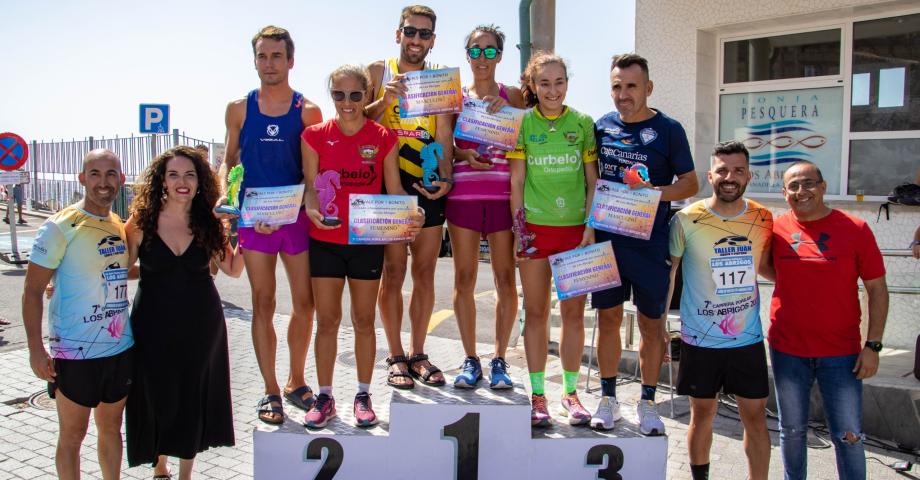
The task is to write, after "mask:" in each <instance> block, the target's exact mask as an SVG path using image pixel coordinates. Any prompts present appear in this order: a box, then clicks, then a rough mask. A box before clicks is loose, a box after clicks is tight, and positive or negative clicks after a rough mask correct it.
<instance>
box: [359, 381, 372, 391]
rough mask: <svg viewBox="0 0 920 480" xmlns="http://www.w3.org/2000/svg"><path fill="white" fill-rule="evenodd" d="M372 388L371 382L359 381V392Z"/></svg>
mask: <svg viewBox="0 0 920 480" xmlns="http://www.w3.org/2000/svg"><path fill="white" fill-rule="evenodd" d="M370 390H371V384H369V383H359V384H358V393H367V392H369V391H370Z"/></svg>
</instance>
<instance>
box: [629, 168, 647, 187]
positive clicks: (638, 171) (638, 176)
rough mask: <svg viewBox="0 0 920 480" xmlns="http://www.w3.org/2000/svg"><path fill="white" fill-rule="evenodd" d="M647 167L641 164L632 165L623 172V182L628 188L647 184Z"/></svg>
mask: <svg viewBox="0 0 920 480" xmlns="http://www.w3.org/2000/svg"><path fill="white" fill-rule="evenodd" d="M648 179H649V176H648V167H646V166H645V165H643V164H641V163H634V164H632V166H630V167H629V168H628V169H627V170H626V171H625V172H623V181H624V182H626V184H627V185H629V186H630V187H631V186H633V185H635V184H637V183H642V182H647V181H648Z"/></svg>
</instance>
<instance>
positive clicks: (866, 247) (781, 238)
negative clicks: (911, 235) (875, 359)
mask: <svg viewBox="0 0 920 480" xmlns="http://www.w3.org/2000/svg"><path fill="white" fill-rule="evenodd" d="M772 248H773V265H774V267H775V268H776V288H775V289H774V290H773V300H772V301H771V302H770V322H771V324H770V331H769V337H768V338H769V341H770V346H771V347H772V348H775V349H777V350H779V351H780V352H783V353H786V354H789V355H796V356H800V357H832V356H843V355H853V354H856V353H859V351H860V350H862V341H861V339H860V332H859V323H860V309H859V285H858V283H857V280H858V279H859V278H862V279H863V280H873V279H876V278H879V277H881V276H883V275H885V264H884V262H883V261H882V253H881V252H880V251H879V249H878V245H877V244H876V243H875V236H874V235H873V234H872V230H870V229H869V226H868V225H866V222H865V221H863V220H861V219H859V218H856V217H852V216H850V215H847V214H846V213H844V212H841V211H839V210H832V211H831V213H830V214H829V215H827V216H826V217H824V218H822V219H820V220H815V221H813V222H799V221H798V220H796V218H795V216H794V215H793V214H792V212H788V213H785V214H783V215H781V216H780V217H778V218H777V219H776V220H775V221H774V222H773V247H772Z"/></svg>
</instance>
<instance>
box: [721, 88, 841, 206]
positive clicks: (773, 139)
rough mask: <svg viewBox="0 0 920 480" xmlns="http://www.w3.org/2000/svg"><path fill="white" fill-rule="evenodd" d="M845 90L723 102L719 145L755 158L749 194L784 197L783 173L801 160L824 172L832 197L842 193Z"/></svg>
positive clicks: (723, 98)
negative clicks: (730, 144)
mask: <svg viewBox="0 0 920 480" xmlns="http://www.w3.org/2000/svg"><path fill="white" fill-rule="evenodd" d="M842 112H843V87H829V88H808V89H800V90H773V91H768V92H757V93H736V94H727V95H722V96H721V97H720V98H719V140H720V141H726V140H732V139H734V140H739V141H741V142H742V143H744V145H745V146H746V147H747V148H748V151H749V152H750V154H751V173H752V175H753V177H754V178H753V180H752V181H751V184H750V185H749V186H748V191H750V192H760V193H779V192H780V191H781V190H782V186H783V172H785V171H786V168H787V167H788V166H789V165H790V164H792V163H794V162H796V161H799V160H809V161H811V162H814V163H815V164H816V165H818V167H819V168H821V172H822V173H823V174H824V179H825V180H826V181H827V193H828V194H831V195H838V194H840V193H841V192H840V155H841V145H842V138H841V135H840V133H841V131H842V130H843V122H842V120H841V118H842Z"/></svg>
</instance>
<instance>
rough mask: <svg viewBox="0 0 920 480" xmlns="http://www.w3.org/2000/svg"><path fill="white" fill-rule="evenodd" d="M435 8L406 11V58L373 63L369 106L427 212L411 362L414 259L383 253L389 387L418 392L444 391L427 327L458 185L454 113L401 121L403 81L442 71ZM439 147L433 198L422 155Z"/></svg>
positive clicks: (416, 245)
mask: <svg viewBox="0 0 920 480" xmlns="http://www.w3.org/2000/svg"><path fill="white" fill-rule="evenodd" d="M436 20H437V17H436V16H435V13H434V11H433V10H432V9H430V8H428V7H426V6H423V5H412V6H409V7H406V8H403V10H402V13H401V14H400V17H399V28H397V29H396V43H397V44H399V47H400V48H399V57H398V58H390V59H387V60H381V61H378V62H374V63H372V64H371V65H370V67H369V69H370V73H371V78H372V80H373V83H374V92H375V95H376V98H377V100H376V101H374V102H373V103H371V104H370V105H368V106H367V113H368V117H370V118H375V119H377V121H378V122H379V123H380V124H382V125H383V126H385V127H389V128H391V129H393V130H394V131H395V132H396V134H397V135H398V136H399V176H400V180H401V181H402V186H403V189H404V190H405V191H406V192H409V193H415V194H416V195H417V196H418V205H419V206H420V207H422V209H424V211H425V224H424V225H423V228H422V232H421V233H419V234H418V236H417V237H415V241H413V242H411V243H410V244H409V251H411V252H412V295H411V297H410V298H409V322H410V325H411V335H412V339H411V342H410V345H409V358H406V355H405V352H404V350H403V346H402V340H401V339H400V328H401V325H402V313H403V296H402V286H403V282H404V281H405V279H406V269H407V263H408V254H407V251H406V245H405V244H402V243H400V244H391V245H387V246H386V248H385V250H384V263H383V276H382V277H381V282H380V292H379V295H378V303H379V305H380V320H381V322H382V323H383V329H384V331H385V332H386V336H387V344H388V345H389V349H390V358H388V359H387V364H388V365H389V373H388V376H387V383H388V384H389V385H390V386H393V387H396V388H403V389H406V388H412V387H413V386H414V385H415V383H414V382H413V380H412V378H413V377H414V378H417V379H419V380H420V381H422V382H423V383H425V384H427V385H433V386H440V385H444V375H443V374H442V373H441V370H440V369H438V368H437V367H435V366H434V365H432V364H431V362H429V361H428V356H427V355H425V353H424V352H425V337H426V336H427V335H428V321H429V320H430V319H431V311H432V310H433V309H434V289H433V288H431V286H432V285H434V269H435V266H436V265H437V260H438V253H439V251H440V248H441V227H442V225H443V224H444V207H445V198H444V197H445V195H447V193H448V192H449V191H450V187H451V185H452V184H453V180H452V179H451V178H450V177H451V172H452V171H453V167H452V163H451V162H452V159H453V135H452V131H453V130H452V128H453V127H452V118H451V115H428V116H422V117H415V118H408V119H400V118H399V105H398V97H400V96H403V95H405V94H406V92H407V90H406V86H405V85H404V84H403V79H404V78H405V74H406V73H407V72H413V71H419V70H424V69H430V68H438V67H436V66H433V65H431V64H429V63H427V62H425V58H426V57H427V56H428V52H429V51H430V50H431V47H433V46H434V40H435V33H434V28H435V21H436ZM435 142H436V143H439V144H440V145H441V147H442V149H443V152H444V154H443V157H441V158H438V171H439V175H440V177H441V180H440V181H438V182H433V184H434V185H435V186H436V187H437V190H436V191H434V192H429V191H427V190H425V188H423V187H422V181H421V180H422V167H421V165H422V158H421V151H422V150H423V149H424V148H425V146H426V145H429V144H432V143H435Z"/></svg>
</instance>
